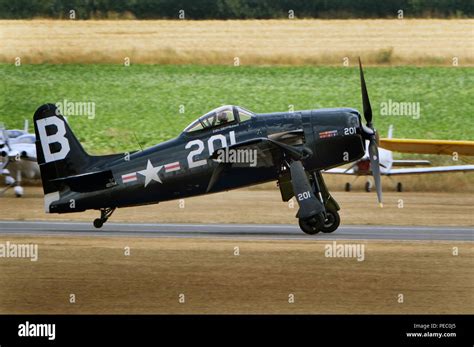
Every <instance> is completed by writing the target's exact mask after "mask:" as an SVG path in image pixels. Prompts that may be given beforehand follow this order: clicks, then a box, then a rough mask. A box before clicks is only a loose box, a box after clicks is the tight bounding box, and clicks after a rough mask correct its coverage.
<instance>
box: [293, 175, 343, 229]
mask: <svg viewBox="0 0 474 347" xmlns="http://www.w3.org/2000/svg"><path fill="white" fill-rule="evenodd" d="M311 178H312V183H313V184H312V188H313V191H314V195H316V196H317V197H318V198H319V199H320V201H321V202H322V203H323V204H324V209H325V212H323V213H320V214H318V215H316V216H313V217H311V218H308V219H303V218H300V219H299V225H300V228H301V230H303V231H304V232H305V233H306V234H309V235H314V234H317V233H318V232H320V231H321V232H323V233H332V232H333V231H335V230H336V229H337V228H338V227H339V224H340V223H341V218H340V217H339V213H338V212H337V211H338V210H339V205H338V204H337V202H336V200H334V198H333V197H332V196H331V194H329V191H328V189H327V187H326V184H325V183H324V179H323V176H322V175H321V173H320V172H314V173H312V174H311Z"/></svg>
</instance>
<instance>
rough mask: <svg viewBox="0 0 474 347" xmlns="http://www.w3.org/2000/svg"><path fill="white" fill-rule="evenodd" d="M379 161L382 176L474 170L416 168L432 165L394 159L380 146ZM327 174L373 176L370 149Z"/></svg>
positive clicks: (368, 185)
mask: <svg viewBox="0 0 474 347" xmlns="http://www.w3.org/2000/svg"><path fill="white" fill-rule="evenodd" d="M392 133H393V126H392V125H391V126H390V128H389V130H388V139H391V138H392ZM379 163H380V174H381V175H382V176H388V177H391V176H398V175H416V174H430V173H447V172H465V171H474V165H452V166H435V167H421V168H414V167H412V166H418V165H430V164H431V162H430V161H429V160H394V159H393V155H392V151H389V150H387V149H384V148H380V147H379ZM395 166H410V167H404V168H400V169H394V167H395ZM324 173H326V174H335V175H352V176H356V177H355V179H354V181H355V180H356V179H357V178H358V177H359V176H367V177H368V176H371V175H372V172H371V169H370V159H369V156H368V151H367V150H366V155H365V156H364V157H363V158H361V159H359V160H358V161H356V162H355V163H354V164H352V165H351V166H350V167H349V168H334V169H330V170H326V171H324ZM351 188H352V185H351V183H349V182H347V183H346V185H345V190H346V192H349V191H350V190H351ZM365 190H366V191H367V192H370V191H371V190H372V181H370V180H369V179H367V182H366V183H365ZM402 190H403V185H402V183H401V182H398V183H397V191H398V192H401V191H402Z"/></svg>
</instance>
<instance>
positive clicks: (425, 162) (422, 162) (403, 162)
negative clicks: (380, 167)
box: [392, 159, 431, 166]
mask: <svg viewBox="0 0 474 347" xmlns="http://www.w3.org/2000/svg"><path fill="white" fill-rule="evenodd" d="M430 164H431V162H430V161H429V160H410V159H409V160H393V161H392V166H417V165H430Z"/></svg>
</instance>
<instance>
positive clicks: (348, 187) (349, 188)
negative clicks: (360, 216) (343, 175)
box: [344, 182, 352, 192]
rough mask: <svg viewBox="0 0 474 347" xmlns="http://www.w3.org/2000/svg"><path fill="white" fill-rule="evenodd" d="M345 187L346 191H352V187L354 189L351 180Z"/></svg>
mask: <svg viewBox="0 0 474 347" xmlns="http://www.w3.org/2000/svg"><path fill="white" fill-rule="evenodd" d="M344 189H345V191H346V192H350V191H351V189H352V185H351V184H350V183H349V182H347V183H346V186H345V188H344Z"/></svg>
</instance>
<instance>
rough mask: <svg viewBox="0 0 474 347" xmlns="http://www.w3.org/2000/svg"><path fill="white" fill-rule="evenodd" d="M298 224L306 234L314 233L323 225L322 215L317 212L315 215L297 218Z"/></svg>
mask: <svg viewBox="0 0 474 347" xmlns="http://www.w3.org/2000/svg"><path fill="white" fill-rule="evenodd" d="M299 225H300V228H301V230H303V231H304V232H305V233H306V234H308V235H315V234H317V233H319V232H320V231H321V227H322V226H323V216H322V214H318V215H317V216H315V217H313V218H309V219H302V218H300V219H299Z"/></svg>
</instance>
